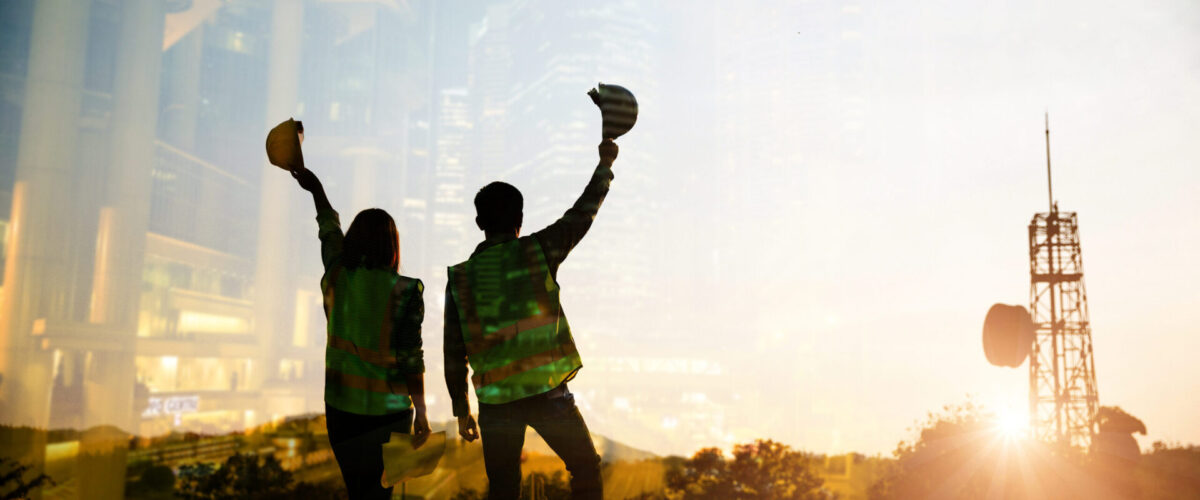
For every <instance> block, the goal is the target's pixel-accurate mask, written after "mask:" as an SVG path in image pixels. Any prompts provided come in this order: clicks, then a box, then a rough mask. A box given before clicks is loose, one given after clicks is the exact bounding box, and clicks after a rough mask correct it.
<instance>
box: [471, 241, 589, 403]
mask: <svg viewBox="0 0 1200 500" xmlns="http://www.w3.org/2000/svg"><path fill="white" fill-rule="evenodd" d="M449 279H450V283H451V284H452V286H451V294H452V295H453V298H454V304H455V306H456V307H457V308H458V317H459V322H460V324H461V325H462V335H463V341H464V343H465V344H466V347H467V362H468V363H469V364H470V365H471V371H472V372H473V375H472V376H471V382H472V383H473V384H474V385H475V395H476V396H477V397H478V398H479V402H480V403H485V404H501V403H508V402H510V401H516V400H518V399H521V398H525V397H529V396H534V395H537V394H541V393H544V392H547V391H549V390H551V389H554V388H555V387H558V386H559V385H560V384H562V383H563V382H566V381H568V380H570V379H571V378H572V377H574V376H575V372H577V371H579V369H580V368H581V367H583V362H582V360H580V358H579V352H578V351H576V350H575V341H574V339H572V338H571V328H570V327H569V326H568V325H567V318H566V316H564V315H563V312H562V307H561V306H560V304H559V302H558V283H556V282H555V281H554V278H553V277H552V276H550V268H549V266H547V265H546V256H545V254H544V253H543V252H542V246H541V244H539V243H538V241H537V239H536V238H533V237H530V236H526V237H524V238H519V239H515V240H512V241H509V242H505V243H501V244H498V245H495V246H492V247H491V248H488V249H486V250H484V251H482V252H479V253H478V254H476V255H475V256H473V257H471V259H470V260H468V261H466V262H463V263H462V264H459V265H457V266H453V267H451V268H450V269H449Z"/></svg>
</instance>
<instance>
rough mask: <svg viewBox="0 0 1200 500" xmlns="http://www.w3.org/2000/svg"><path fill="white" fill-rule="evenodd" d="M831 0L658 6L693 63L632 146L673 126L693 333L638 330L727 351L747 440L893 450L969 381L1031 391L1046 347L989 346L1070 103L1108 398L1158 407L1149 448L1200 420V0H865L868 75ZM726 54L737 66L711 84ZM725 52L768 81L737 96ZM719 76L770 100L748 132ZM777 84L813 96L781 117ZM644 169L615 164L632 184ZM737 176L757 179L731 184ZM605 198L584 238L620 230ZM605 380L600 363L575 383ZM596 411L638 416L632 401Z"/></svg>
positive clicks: (670, 295) (986, 394)
mask: <svg viewBox="0 0 1200 500" xmlns="http://www.w3.org/2000/svg"><path fill="white" fill-rule="evenodd" d="M826 3H827V2H801V3H800V4H798V5H794V6H789V7H782V6H781V7H778V8H775V9H770V8H763V9H760V10H758V11H755V12H750V13H734V14H731V13H729V12H717V13H703V12H701V13H700V14H699V15H693V16H689V17H687V18H685V17H682V16H680V17H675V18H674V19H675V21H674V22H672V23H667V24H664V25H662V26H660V29H661V30H662V37H663V38H664V39H666V40H668V41H667V42H664V43H665V45H664V52H665V53H666V55H664V56H663V58H664V60H667V61H669V62H667V63H665V65H666V66H667V68H668V72H671V73H672V74H673V75H674V76H673V77H668V78H667V81H666V82H664V89H663V91H662V92H661V93H660V94H661V98H662V100H663V102H654V103H646V104H644V105H643V117H642V119H641V122H640V123H639V127H640V128H639V129H635V132H634V133H631V134H630V135H629V136H628V137H626V138H623V139H622V140H621V145H622V148H623V149H622V152H623V153H625V152H626V151H632V150H634V149H636V148H642V147H644V148H650V149H654V148H655V147H662V148H663V150H660V151H662V152H661V153H660V154H661V159H660V160H659V161H660V164H661V168H662V171H661V172H660V173H659V179H658V181H659V182H658V186H657V188H656V189H659V190H660V194H661V195H662V196H663V198H664V203H663V205H664V208H663V209H662V210H661V211H659V212H656V213H655V214H654V216H655V217H659V218H661V219H662V221H661V223H662V224H663V226H665V227H667V228H668V229H667V230H666V235H665V240H666V242H665V245H666V247H667V249H668V251H669V252H672V253H673V254H675V255H678V256H680V259H681V261H682V262H678V261H676V262H667V263H664V264H663V266H662V267H661V268H659V269H656V271H655V274H656V275H655V276H651V277H649V278H650V279H651V280H653V281H654V282H655V283H656V286H661V289H662V297H663V299H662V300H664V302H667V303H669V304H670V316H671V318H672V319H671V322H672V325H673V327H678V328H681V329H682V330H684V331H686V332H687V333H686V334H683V335H682V336H683V337H684V338H688V337H692V336H693V335H694V337H695V338H691V339H689V340H688V341H687V342H685V344H684V345H685V346H686V347H681V346H680V344H678V343H674V342H647V343H644V344H642V345H640V346H639V349H647V350H649V351H650V354H651V355H662V356H669V355H671V354H672V353H677V352H679V351H680V350H681V349H682V350H684V351H687V352H692V353H697V356H698V357H702V358H705V359H711V360H716V361H718V362H720V363H722V364H723V365H724V366H725V367H726V369H727V370H728V373H729V375H728V377H729V378H730V379H732V380H731V381H730V384H729V386H728V388H723V389H714V390H713V391H711V392H712V393H713V394H720V393H722V392H725V393H731V394H739V395H741V398H742V399H736V397H735V398H732V399H731V400H732V401H733V402H730V403H727V404H725V405H724V406H723V407H724V408H725V410H726V412H727V413H726V420H725V425H726V429H727V431H728V432H729V433H730V434H731V436H732V438H733V439H734V440H735V441H744V440H746V439H750V438H754V437H761V436H766V437H773V438H775V439H779V440H783V441H785V442H787V443H789V444H792V445H796V446H799V447H802V448H805V449H809V450H814V451H821V452H836V451H848V450H857V451H862V452H867V453H885V452H890V451H891V450H892V449H893V448H894V447H895V445H896V442H897V441H898V440H900V439H902V438H907V437H908V436H909V434H908V433H907V432H906V428H907V427H909V426H911V425H912V424H913V423H914V421H916V420H918V419H920V418H922V417H923V416H924V415H925V413H926V412H927V411H931V410H935V409H937V408H940V407H941V406H942V405H945V404H952V403H959V402H963V401H965V399H966V395H967V394H971V395H972V396H973V398H974V399H975V400H976V401H978V402H981V403H983V404H985V405H988V406H991V407H993V408H998V409H1012V410H1015V411H1022V410H1024V408H1025V407H1026V398H1027V395H1026V392H1027V387H1028V385H1027V384H1028V381H1027V380H1028V379H1027V377H1028V375H1027V370H1028V368H1027V365H1023V366H1022V367H1020V368H1019V369H1005V368H999V367H994V366H991V365H989V364H988V363H987V362H986V360H985V358H984V356H983V352H982V346H981V342H980V329H981V326H982V322H983V317H984V314H985V312H986V311H987V308H988V307H989V306H990V305H991V304H992V303H995V302H1005V303H1015V304H1023V305H1026V306H1027V305H1028V286H1029V277H1028V262H1027V248H1026V245H1027V241H1026V225H1027V224H1028V222H1029V219H1030V217H1031V216H1032V215H1033V213H1034V212H1035V211H1045V210H1046V205H1047V201H1046V182H1045V164H1046V163H1045V144H1044V138H1043V131H1042V130H1043V112H1045V111H1047V110H1048V111H1049V113H1050V125H1051V131H1052V138H1051V140H1052V154H1053V162H1054V167H1055V170H1054V186H1055V197H1056V199H1058V200H1059V202H1060V207H1061V209H1063V210H1068V211H1077V212H1078V213H1079V217H1080V224H1081V235H1082V242H1083V257H1084V265H1085V271H1086V284H1087V292H1088V298H1089V305H1090V308H1091V320H1092V324H1093V340H1094V346H1095V353H1096V368H1097V373H1098V386H1099V394H1100V400H1101V404H1104V405H1119V406H1121V407H1122V408H1124V409H1126V410H1127V411H1129V412H1130V413H1132V414H1133V415H1136V416H1138V417H1140V418H1141V419H1142V420H1144V421H1145V422H1146V425H1147V426H1148V428H1149V431H1150V433H1149V436H1148V437H1145V438H1141V439H1140V442H1141V444H1142V446H1148V445H1149V444H1150V443H1151V442H1153V441H1155V440H1165V441H1172V442H1193V443H1194V442H1198V441H1200V425H1197V423H1196V418H1195V416H1196V415H1200V398H1197V397H1196V394H1200V363H1196V362H1195V353H1196V352H1200V335H1197V334H1198V333H1200V331H1198V327H1197V326H1196V325H1198V324H1200V307H1196V304H1198V303H1200V288H1197V287H1196V286H1195V285H1194V284H1195V283H1197V282H1200V266H1197V264H1196V261H1195V260H1194V257H1193V256H1195V255H1197V254H1200V224H1196V223H1195V221H1194V217H1195V216H1196V215H1197V214H1200V196H1198V195H1200V174H1198V173H1197V168H1196V167H1197V160H1196V159H1197V158H1200V142H1197V141H1196V140H1195V138H1196V136H1197V132H1198V130H1200V5H1197V4H1195V3H1192V2H1183V1H1179V2H1148V3H1144V4H1138V5H1133V4H1128V3H1120V2H1101V3H1096V2H1070V4H1069V5H1068V3H1065V2H1060V3H1053V4H1045V3H1043V2H1015V3H1014V2H1004V3H1001V4H997V3H990V2H921V3H920V5H917V6H913V5H908V6H906V7H903V8H902V7H896V6H890V5H888V4H886V3H881V4H875V3H872V2H864V3H863V6H862V11H861V16H862V17H863V19H862V21H861V28H858V29H857V31H858V33H859V35H857V36H861V38H854V37H855V36H856V35H845V33H843V36H842V37H841V38H842V40H843V41H845V40H848V39H849V40H856V39H857V40H860V41H861V47H862V59H861V63H860V66H859V67H860V68H861V75H862V76H861V80H859V81H854V80H852V79H851V78H848V77H845V76H844V75H845V74H846V73H850V72H851V71H850V70H847V69H846V68H844V67H840V66H837V65H838V64H840V63H841V62H842V61H841V60H840V59H838V58H837V57H831V58H830V59H822V57H823V53H822V52H820V50H821V49H807V48H805V47H806V46H818V47H820V46H823V45H822V44H829V43H831V42H829V40H828V39H829V38H831V37H830V36H829V33H828V32H826V31H822V30H831V31H832V33H833V36H832V38H835V39H836V38H837V36H836V34H837V33H838V31H839V30H841V28H838V27H835V28H828V27H825V26H823V21H821V20H819V19H818V20H814V19H812V18H811V17H807V18H806V17H805V15H806V13H807V14H816V15H826V14H829V13H833V14H832V15H835V16H836V15H837V14H840V13H844V12H845V11H844V10H842V9H840V8H839V7H837V6H834V5H832V3H830V5H831V6H826V5H825V4H826ZM780 4H781V5H782V4H787V5H791V4H792V3H791V2H780ZM839 5H840V4H839ZM677 10H679V11H683V10H685V9H683V8H680V9H677ZM709 14H711V15H709ZM838 19H843V18H838ZM835 22H843V21H840V20H839V21H835ZM709 27H713V31H712V32H713V33H716V36H717V38H716V39H715V40H716V41H715V42H711V41H708V40H707V39H706V38H705V37H706V34H707V33H709V31H708V29H709ZM814 32H815V33H817V34H813V33H814ZM739 36H740V37H742V38H739ZM721 37H724V38H721ZM819 37H825V38H819ZM746 39H758V40H766V41H765V42H763V43H762V45H757V46H756V45H752V42H748V41H746ZM789 44H795V45H796V46H798V47H799V48H795V47H793V46H791V45H789ZM806 44H807V45H806ZM714 45H716V46H720V47H722V48H725V49H728V50H730V51H734V52H736V51H737V50H740V49H744V48H746V47H755V48H762V47H772V49H765V50H766V51H767V52H768V53H767V54H766V55H762V54H759V53H741V54H735V55H734V56H730V55H729V54H728V53H726V54H725V55H722V53H721V52H720V49H718V48H717V47H714ZM730 47H732V48H730ZM772 50H773V52H772ZM835 50H836V49H835ZM781 54H782V55H781ZM789 58H790V59H789ZM789 61H790V62H789ZM781 64H782V65H783V67H780V65H781ZM713 66H716V70H715V72H716V73H717V74H718V80H717V81H716V82H715V83H714V82H702V81H696V82H694V83H691V84H690V85H689V84H688V79H691V78H696V79H699V78H702V75H704V74H705V71H712V69H711V68H712V67H713ZM697 68H698V69H697ZM726 70H728V71H730V72H739V71H740V72H741V73H740V74H739V76H740V77H742V78H743V79H749V78H745V77H746V76H747V75H745V73H746V72H750V73H753V76H755V77H761V78H762V79H763V80H764V81H765V83H761V82H751V83H746V84H744V86H743V87H735V88H740V89H745V90H744V94H738V95H733V96H731V95H729V94H722V93H721V89H722V88H729V87H721V85H722V83H721V80H720V77H722V76H724V72H725V71H726ZM831 75H832V76H831ZM839 75H842V76H839ZM830 82H833V83H830ZM854 85H857V87H853V86H854ZM630 87H631V88H635V87H634V84H633V83H630ZM846 87H851V89H850V90H846ZM773 89H782V90H783V92H785V93H792V92H794V93H796V94H797V95H798V97H795V98H794V99H790V100H789V98H788V97H787V96H786V95H785V96H784V97H779V94H772V93H771V91H772V90H773ZM814 89H815V90H814ZM855 89H857V90H855ZM855 98H861V99H860V100H855ZM722 99H733V100H735V101H736V102H737V103H738V104H737V106H738V109H739V111H738V112H740V113H744V116H748V117H749V121H748V122H746V123H748V125H744V128H742V129H740V130H735V131H733V132H731V133H732V134H734V135H723V134H722V133H721V132H713V131H712V130H711V129H707V128H706V127H705V125H704V124H705V123H709V122H718V123H719V122H721V121H734V118H733V117H732V116H731V115H730V114H727V110H728V109H729V108H726V107H722ZM829 101H832V104H831V103H830V102H829ZM778 103H783V104H785V105H787V106H791V107H789V108H788V109H787V110H786V111H785V112H784V113H785V115H787V116H785V117H784V118H779V117H778V116H777V115H778V114H779V113H780V111H779V110H778V109H774V108H773V106H775V105H777V104H778ZM855 106H857V108H854V109H862V111H861V115H859V116H860V118H857V121H858V122H860V123H861V128H860V129H859V131H858V132H857V134H858V135H855V136H853V137H854V139H853V140H847V141H845V142H843V143H838V142H836V141H835V142H832V143H831V142H830V140H829V138H830V137H836V135H835V134H834V133H832V132H829V131H828V130H827V127H830V126H832V127H840V126H841V125H842V124H843V123H845V122H846V121H848V120H855V118H853V117H852V116H851V117H850V118H847V116H850V114H849V112H848V111H847V108H848V107H855ZM657 113H661V115H660V114H657ZM792 118H794V121H793V120H792ZM738 123H742V122H738ZM811 123H815V124H817V125H816V126H808V125H807V124H811ZM781 124H782V125H781ZM718 127H719V125H718ZM806 127H807V128H806ZM835 132H836V130H835ZM639 134H643V135H639ZM645 136H653V137H656V138H658V139H659V140H661V141H662V142H661V144H646V143H643V142H639V138H640V137H645ZM739 141H754V147H755V148H757V149H756V151H755V152H753V153H750V156H749V157H750V158H756V159H764V158H767V159H769V158H785V159H790V160H795V159H797V158H798V159H799V161H798V162H795V163H792V162H791V161H785V162H784V163H783V164H781V165H771V164H767V163H751V164H740V163H736V162H733V163H722V161H723V160H721V159H722V158H724V157H723V154H724V153H726V152H727V150H728V148H737V147H741V146H743V145H740V144H739ZM853 150H858V151H859V152H860V154H861V156H859V157H858V159H857V160H855V159H850V160H847V158H850V157H851V153H852V151H853ZM714 159H717V160H716V161H717V163H716V164H715V165H714V164H713V162H714ZM637 168H638V167H637V165H628V164H624V165H623V164H618V166H617V175H618V178H617V180H616V181H615V183H614V185H613V195H612V196H611V197H610V200H609V203H610V204H619V203H621V200H622V195H623V193H624V192H625V191H624V190H626V189H633V188H628V187H627V186H628V184H627V183H626V182H625V179H623V178H622V174H623V173H624V172H625V171H626V169H628V170H635V169H637ZM708 176H711V177H708ZM689 177H693V178H696V177H698V180H695V179H689ZM677 182H679V183H683V184H684V186H685V189H679V187H678V185H677V184H676V183H677ZM689 183H690V184H689ZM688 186H698V187H697V188H696V189H690V188H688ZM729 186H740V188H739V187H733V188H730V187H729ZM721 189H735V190H736V189H741V190H742V191H741V194H740V195H738V196H736V197H735V198H734V199H733V200H718V201H716V202H715V203H714V200H713V198H712V195H713V193H714V192H715V191H719V190H721ZM693 210H696V211H701V214H708V213H714V212H715V213H717V214H718V215H717V216H716V217H717V218H716V219H713V218H709V217H703V216H701V217H697V216H696V215H695V214H694V213H689V212H690V211H693ZM704 210H707V211H708V212H703V211H704ZM604 215H605V214H604V213H602V214H601V217H600V218H599V219H598V222H597V225H596V228H595V229H594V231H595V235H596V236H594V237H590V238H594V240H593V241H589V242H585V244H584V245H583V246H581V249H580V252H581V253H583V252H596V253H597V254H603V252H604V249H603V245H604V244H603V243H600V240H603V238H604V237H603V236H601V235H603V234H604V231H605V228H606V227H607V226H606V222H607V221H606V220H605V217H604ZM696 234H700V235H701V236H696ZM706 236H708V237H707V238H706ZM709 245H711V246H712V247H713V248H711V249H710V248H708V246H709ZM716 255H719V256H716ZM714 263H717V264H716V265H714ZM564 269H567V268H564ZM659 272H665V273H667V274H666V275H665V276H662V277H659V276H658V275H657V273H659ZM569 273H570V272H569V271H564V276H565V277H564V278H563V281H564V288H566V289H567V290H568V293H569V290H570V285H571V283H570V274H569ZM569 304H570V303H568V306H569ZM575 309H578V307H576V308H575ZM569 310H570V309H569ZM581 321H582V320H575V321H573V324H578V325H584V324H585V323H581ZM579 328H581V329H582V328H583V327H582V326H581V327H579ZM631 335H632V333H631ZM585 359H586V358H585ZM602 383H604V382H603V381H596V380H589V379H588V377H587V376H586V370H585V372H584V375H581V377H580V381H579V382H578V383H577V384H576V385H577V386H578V387H580V388H583V387H586V386H587V385H589V384H602ZM727 395H728V394H727ZM665 396H666V394H664V397H665ZM713 399H722V400H725V399H723V398H717V397H714V398H713ZM599 406H600V408H602V409H599V410H596V411H599V412H605V411H610V412H611V411H616V410H612V409H611V408H609V409H603V408H605V406H604V405H603V404H600V405H599ZM594 427H596V426H594ZM596 430H598V431H599V432H601V433H606V434H608V435H611V436H613V437H615V438H617V439H622V429H621V428H619V427H618V426H616V425H614V426H612V427H611V428H610V427H606V426H603V425H602V426H599V428H598V429H596ZM627 441H630V442H633V443H637V442H638V439H627ZM701 444H704V443H695V442H681V443H680V442H676V443H671V444H669V445H666V446H663V447H662V448H667V449H669V451H676V452H683V451H687V450H692V449H694V448H695V447H696V446H699V445H701ZM655 451H668V450H664V449H656V450H655Z"/></svg>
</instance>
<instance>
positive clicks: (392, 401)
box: [323, 266, 419, 415]
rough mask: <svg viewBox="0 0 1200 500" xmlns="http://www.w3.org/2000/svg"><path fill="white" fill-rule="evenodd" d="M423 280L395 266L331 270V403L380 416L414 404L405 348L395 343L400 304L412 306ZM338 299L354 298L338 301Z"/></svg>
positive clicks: (328, 392)
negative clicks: (405, 373)
mask: <svg viewBox="0 0 1200 500" xmlns="http://www.w3.org/2000/svg"><path fill="white" fill-rule="evenodd" d="M348 274H350V276H347V275H348ZM351 277H353V278H354V280H353V281H354V283H351ZM418 283H419V281H418V280H415V279H412V278H408V277H404V276H400V275H398V274H396V273H395V272H390V271H381V270H368V269H360V270H358V271H354V272H352V273H347V272H344V269H343V268H342V267H341V266H337V267H335V268H333V269H331V270H330V273H329V275H328V276H327V277H326V280H325V283H323V287H324V288H325V290H324V295H325V315H326V318H327V320H328V327H327V328H326V347H325V402H326V403H328V404H329V405H330V406H333V407H335V408H337V409H339V410H343V411H347V412H351V413H358V414H363V415H381V414H385V413H393V412H397V411H402V410H405V409H407V408H409V407H410V406H411V405H412V401H411V400H410V399H409V398H408V396H407V395H408V388H407V385H406V384H405V382H404V381H403V380H402V379H401V378H400V374H399V373H397V368H398V367H399V366H400V365H401V361H402V360H403V359H406V353H403V352H395V351H394V350H393V349H392V345H391V344H392V335H393V332H392V330H393V319H394V318H395V314H396V312H397V308H400V310H401V311H402V310H404V309H406V308H407V307H408V303H409V301H411V300H412V299H413V297H414V295H415V293H414V291H415V290H416V288H417V285H418ZM352 286H353V287H355V288H357V289H352V288H351V287H352ZM339 300H342V301H350V302H349V303H342V304H339V303H338V301H339ZM383 301H386V302H383Z"/></svg>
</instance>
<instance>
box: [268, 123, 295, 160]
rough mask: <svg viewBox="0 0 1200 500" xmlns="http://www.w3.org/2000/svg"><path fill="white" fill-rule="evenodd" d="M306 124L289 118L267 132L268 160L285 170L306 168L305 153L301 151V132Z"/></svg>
mask: <svg viewBox="0 0 1200 500" xmlns="http://www.w3.org/2000/svg"><path fill="white" fill-rule="evenodd" d="M303 132H304V124H303V123H301V122H298V121H296V120H293V119H291V118H288V119H287V120H286V121H284V122H283V123H280V124H279V125H276V126H275V128H273V129H271V131H270V132H268V133H267V160H268V161H270V162H271V164H272V165H275V166H276V167H279V168H282V169H284V170H291V169H293V168H295V167H300V168H304V154H303V153H302V152H301V151H300V134H301V133H303Z"/></svg>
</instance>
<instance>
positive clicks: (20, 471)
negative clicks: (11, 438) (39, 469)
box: [0, 457, 55, 500]
mask: <svg viewBox="0 0 1200 500" xmlns="http://www.w3.org/2000/svg"><path fill="white" fill-rule="evenodd" d="M31 470H33V468H32V467H30V466H28V465H25V464H22V463H20V462H18V461H17V460H16V459H14V458H9V457H0V499H3V500H9V499H16V498H26V497H28V496H29V493H30V492H32V491H33V490H35V489H38V488H41V487H42V486H53V485H54V484H55V482H54V480H53V479H50V476H47V475H45V474H38V475H36V476H34V477H32V478H29V479H26V478H25V475H26V474H27V473H29V471H31Z"/></svg>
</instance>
